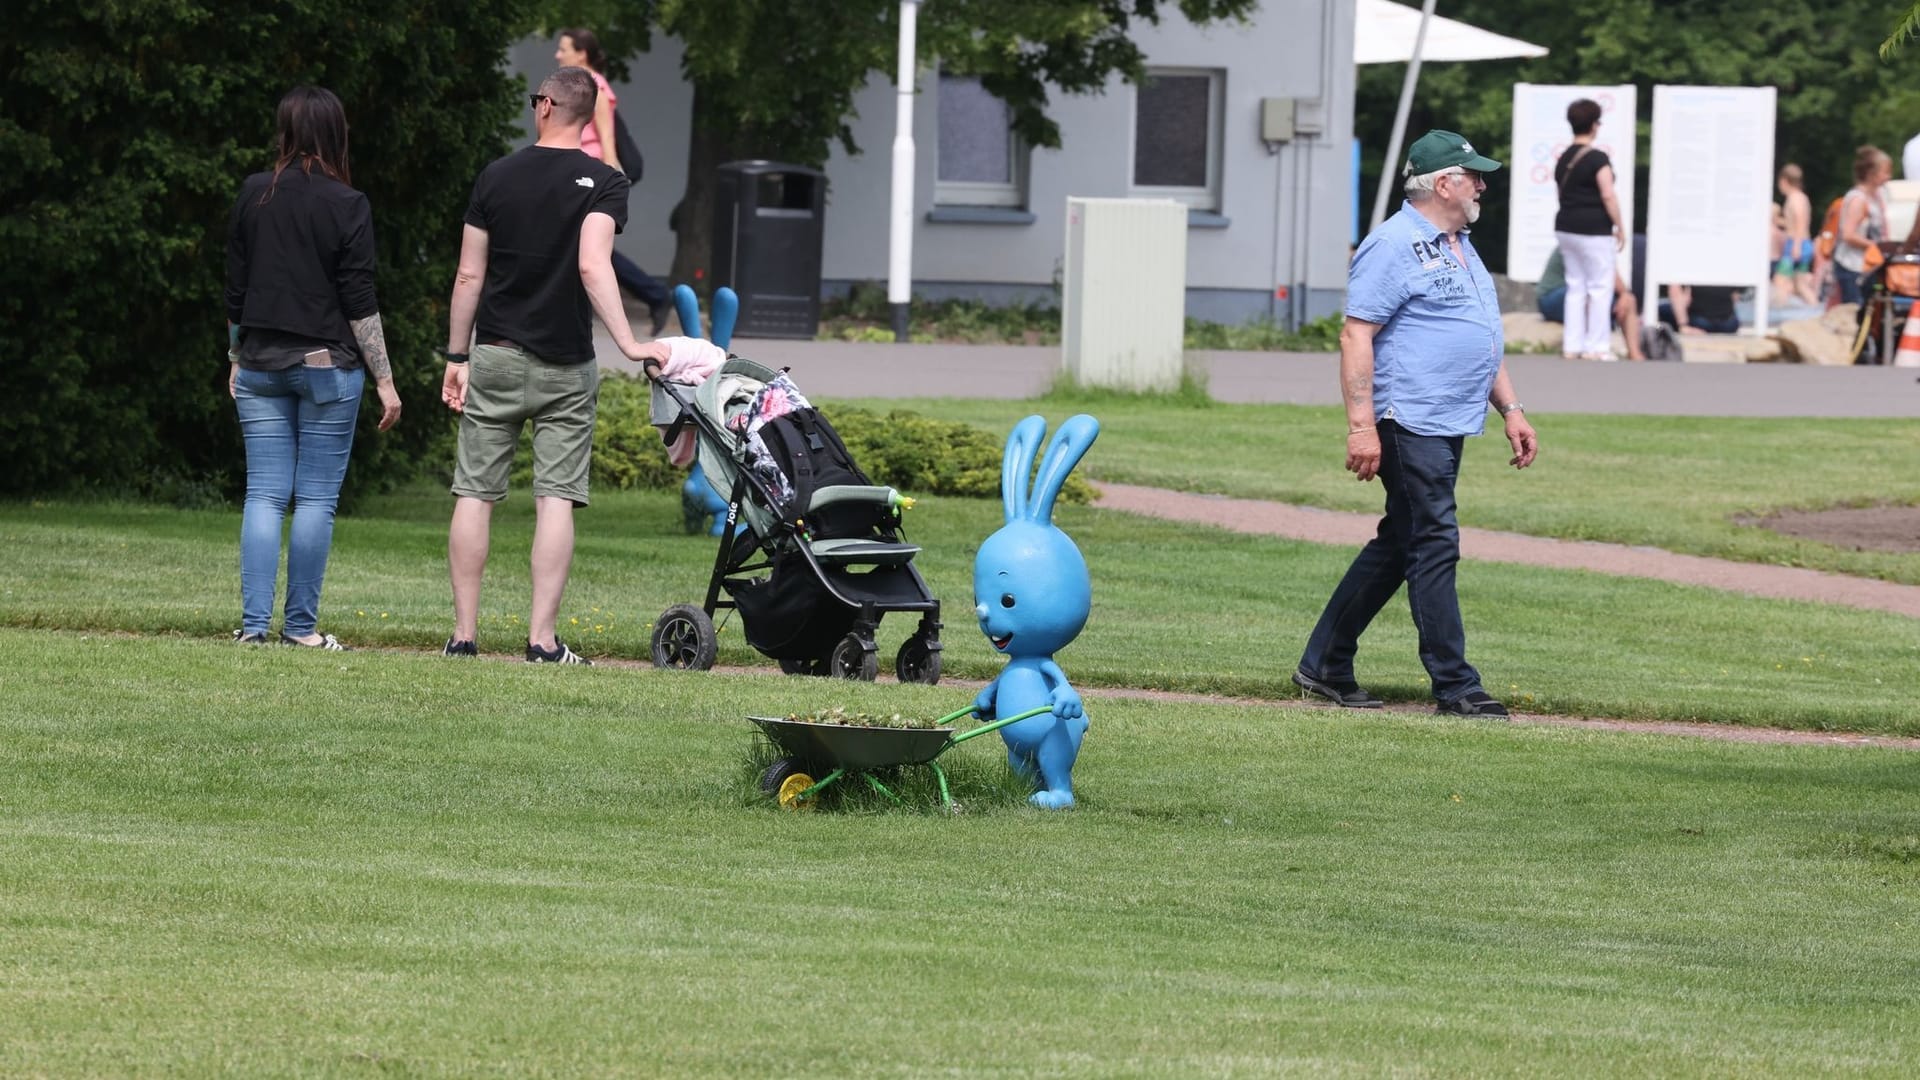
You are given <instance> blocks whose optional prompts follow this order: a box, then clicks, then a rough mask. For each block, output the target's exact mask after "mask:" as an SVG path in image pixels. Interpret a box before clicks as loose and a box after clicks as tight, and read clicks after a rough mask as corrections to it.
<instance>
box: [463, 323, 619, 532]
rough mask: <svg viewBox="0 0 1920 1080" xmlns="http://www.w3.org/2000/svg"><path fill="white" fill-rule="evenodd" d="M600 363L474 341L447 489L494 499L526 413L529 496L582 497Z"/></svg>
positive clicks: (583, 501) (580, 501)
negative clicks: (559, 360)
mask: <svg viewBox="0 0 1920 1080" xmlns="http://www.w3.org/2000/svg"><path fill="white" fill-rule="evenodd" d="M599 392H600V366H599V365H598V364H595V363H591V362H589V363H585V364H549V363H547V362H546V361H544V360H541V359H540V358H539V357H537V356H535V355H533V354H532V353H530V352H527V351H526V350H525V349H522V348H519V347H518V346H509V345H475V346H474V347H473V353H472V355H471V356H470V357H469V359H468V361H467V407H466V411H464V412H462V413H461V414H460V451H459V456H458V458H457V460H456V461H455V463H454V468H453V493H454V494H455V495H462V496H466V497H468V498H474V499H485V500H486V501H487V502H499V501H500V500H501V499H504V498H506V497H507V478H508V476H509V475H510V474H511V473H512V472H513V454H514V451H515V450H516V449H518V448H519V445H520V431H521V429H522V428H523V427H525V425H526V422H527V421H529V420H531V421H533V496H534V498H536V499H538V498H543V497H551V498H556V499H570V500H572V501H573V504H574V505H575V506H585V505H587V476H588V473H589V471H590V470H591V467H592V464H593V415H594V404H595V400H596V398H597V396H598V394H599Z"/></svg>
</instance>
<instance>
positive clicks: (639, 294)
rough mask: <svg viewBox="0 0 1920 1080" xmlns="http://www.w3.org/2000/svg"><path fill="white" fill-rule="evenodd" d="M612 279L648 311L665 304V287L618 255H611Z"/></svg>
mask: <svg viewBox="0 0 1920 1080" xmlns="http://www.w3.org/2000/svg"><path fill="white" fill-rule="evenodd" d="M613 277H614V280H616V281H618V282H619V283H620V287H621V288H623V289H625V290H627V291H628V292H630V293H632V294H633V295H634V298H635V299H637V300H639V301H640V302H641V303H643V304H645V305H647V308H648V309H649V310H651V309H653V308H657V307H659V306H661V305H662V304H665V303H666V302H667V287H666V286H665V285H662V284H660V283H659V282H658V281H655V280H654V279H653V277H652V276H651V275H649V274H648V273H647V272H646V271H645V270H642V269H640V264H639V263H637V262H634V261H633V260H632V259H629V258H627V257H626V256H625V255H622V254H620V253H619V252H618V251H616V252H614V253H613Z"/></svg>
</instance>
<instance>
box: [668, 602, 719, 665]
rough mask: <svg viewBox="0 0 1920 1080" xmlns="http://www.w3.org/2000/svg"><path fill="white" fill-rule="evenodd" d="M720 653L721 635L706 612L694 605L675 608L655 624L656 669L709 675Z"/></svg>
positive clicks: (680, 605) (669, 609) (675, 606)
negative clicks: (699, 672) (706, 671)
mask: <svg viewBox="0 0 1920 1080" xmlns="http://www.w3.org/2000/svg"><path fill="white" fill-rule="evenodd" d="M719 651H720V638H719V635H717V634H715V633H714V632H713V620H712V619H711V618H709V617H708V616H707V613H706V611H705V610H703V609H701V608H699V607H696V606H695V605H693V604H675V605H673V606H672V607H670V608H668V609H667V610H665V611H663V612H661V613H660V617H659V618H658V619H656V620H654V623H653V666H654V667H663V668H676V669H678V670H681V671H705V670H707V669H708V668H711V667H712V666H713V659H714V657H715V656H716V655H718V653H719Z"/></svg>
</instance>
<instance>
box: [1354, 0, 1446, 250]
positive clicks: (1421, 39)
mask: <svg viewBox="0 0 1920 1080" xmlns="http://www.w3.org/2000/svg"><path fill="white" fill-rule="evenodd" d="M1431 18H1433V0H1424V2H1423V3H1422V4H1421V5H1420V29H1419V30H1418V31H1417V32H1415V33H1414V35H1413V56H1412V57H1410V58H1409V59H1408V60H1407V77H1406V79H1405V81H1403V82H1402V83H1401V84H1400V107H1399V108H1398V109H1395V110H1394V113H1393V138H1392V139H1390V140H1388V142H1387V157H1386V160H1384V161H1382V162H1381V163H1380V187H1379V189H1378V190H1377V191H1376V192H1375V193H1374V196H1373V223H1372V224H1371V225H1369V226H1367V228H1368V229H1369V230H1371V229H1377V228H1379V227H1380V223H1381V222H1383V221H1385V220H1387V192H1388V191H1389V190H1391V186H1392V184H1393V181H1394V177H1395V176H1396V175H1397V174H1398V173H1399V171H1400V170H1399V164H1400V143H1401V141H1402V140H1404V139H1405V138H1406V137H1407V113H1408V112H1409V111H1411V110H1412V108H1413V87H1414V84H1415V83H1418V82H1419V81H1420V56H1421V54H1422V53H1423V52H1425V51H1426V48H1427V20H1429V19H1431Z"/></svg>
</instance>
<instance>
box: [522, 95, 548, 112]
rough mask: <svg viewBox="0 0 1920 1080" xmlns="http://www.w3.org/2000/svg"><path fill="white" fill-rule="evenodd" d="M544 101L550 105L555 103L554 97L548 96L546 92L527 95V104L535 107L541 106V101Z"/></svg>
mask: <svg viewBox="0 0 1920 1080" xmlns="http://www.w3.org/2000/svg"><path fill="white" fill-rule="evenodd" d="M543 101H544V102H546V103H547V104H549V105H551V104H553V99H552V98H550V97H548V96H547V95H545V94H528V95H527V104H528V105H529V106H531V107H533V108H535V109H538V108H539V107H540V103H541V102H543Z"/></svg>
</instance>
